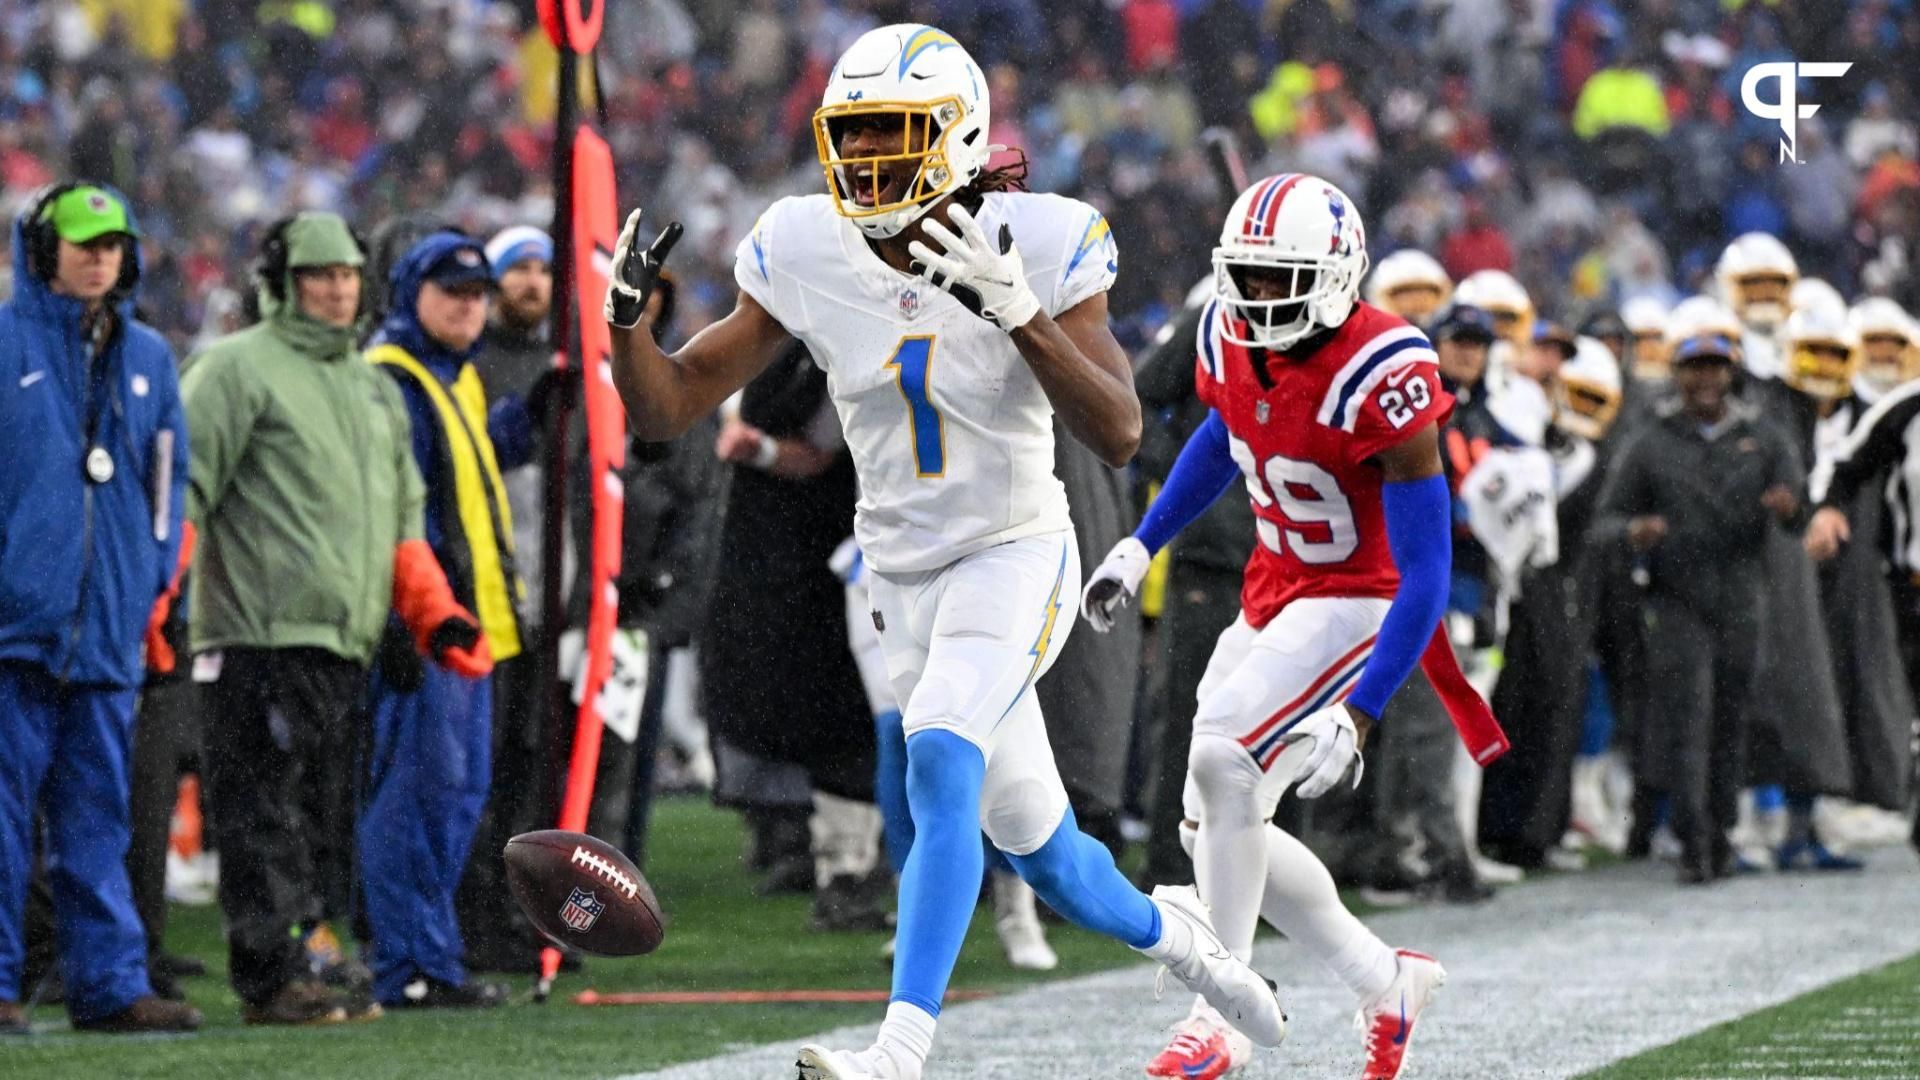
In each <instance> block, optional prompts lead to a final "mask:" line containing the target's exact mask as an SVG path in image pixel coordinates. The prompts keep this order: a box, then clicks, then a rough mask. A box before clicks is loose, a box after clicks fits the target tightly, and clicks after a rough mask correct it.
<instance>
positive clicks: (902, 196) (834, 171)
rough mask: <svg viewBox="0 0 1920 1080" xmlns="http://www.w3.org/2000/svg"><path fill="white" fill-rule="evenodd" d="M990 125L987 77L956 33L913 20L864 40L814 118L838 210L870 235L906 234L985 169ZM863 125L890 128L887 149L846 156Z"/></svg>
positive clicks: (840, 66) (844, 60)
mask: <svg viewBox="0 0 1920 1080" xmlns="http://www.w3.org/2000/svg"><path fill="white" fill-rule="evenodd" d="M989 120H990V113H989V111H988V107H987V76H986V73H984V72H982V71H981V70H980V65H978V64H976V63H974V62H973V57H971V56H968V55H967V50H966V49H964V48H962V47H961V46H960V43H959V42H958V41H955V40H954V39H953V37H952V35H950V34H947V33H946V32H944V31H941V30H937V29H935V28H933V27H931V26H922V25H918V24H913V23H897V24H895V25H893V26H883V27H880V28H879V29H877V30H869V31H867V32H866V33H864V34H862V35H860V39H859V40H858V41H855V42H854V43H853V45H852V47H851V48H849V49H847V51H846V53H845V54H844V55H842V56H841V57H840V60H839V62H838V63H836V64H834V66H833V74H832V75H831V76H829V77H828V79H827V91H826V93H825V94H823V95H822V96H821V102H820V108H818V109H816V110H815V111H814V114H813V140H814V149H815V151H816V153H817V154H818V156H819V158H820V165H821V167H822V168H823V169H824V170H825V171H826V175H827V192H828V194H830V195H832V196H833V205H834V209H836V210H838V211H839V212H840V213H841V214H842V215H844V216H846V217H848V218H851V219H853V222H854V224H856V225H858V226H860V229H861V231H862V232H864V233H866V234H867V235H868V236H870V237H873V238H875V239H883V238H885V237H889V236H897V235H899V234H900V232H901V231H902V230H904V229H905V228H906V227H907V226H909V225H911V224H913V222H914V221H915V220H917V219H918V218H919V217H920V215H922V214H924V213H926V212H927V211H928V210H930V209H932V208H933V206H934V204H935V203H938V202H939V201H940V200H941V199H943V198H945V197H946V196H948V195H951V194H953V193H954V192H955V191H958V190H960V189H961V188H963V187H965V186H966V185H967V184H969V183H971V182H972V181H973V179H974V178H975V177H977V176H979V175H980V173H981V172H982V171H984V170H985V169H986V167H987V158H989V157H990V156H992V151H991V150H990V149H989V148H988V146H987V124H988V122H989ZM863 124H864V125H866V126H872V125H875V124H878V125H881V126H880V127H878V128H876V129H874V130H875V134H876V136H877V138H875V139H874V140H873V141H874V142H876V143H878V144H879V146H880V147H882V148H885V149H886V152H874V153H869V154H860V155H856V156H847V155H843V154H842V152H841V151H842V142H841V139H842V136H843V134H844V133H845V132H846V131H847V129H848V128H849V127H858V126H861V125H863ZM894 131H898V132H900V136H901V138H900V141H899V142H898V143H897V144H893V143H891V139H892V133H893V132H894ZM896 146H897V149H896V148H894V147H896Z"/></svg>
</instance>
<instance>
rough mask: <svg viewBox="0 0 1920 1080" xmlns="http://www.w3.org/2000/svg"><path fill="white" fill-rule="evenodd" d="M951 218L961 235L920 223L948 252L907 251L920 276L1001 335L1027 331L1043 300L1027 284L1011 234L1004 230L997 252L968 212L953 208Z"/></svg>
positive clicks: (913, 247) (928, 220)
mask: <svg viewBox="0 0 1920 1080" xmlns="http://www.w3.org/2000/svg"><path fill="white" fill-rule="evenodd" d="M947 217H948V218H949V219H950V220H952V222H953V224H954V225H955V226H956V227H957V228H958V229H959V230H960V232H959V234H958V235H956V234H955V233H954V231H953V230H952V229H949V228H947V227H946V226H945V225H942V224H940V223H939V222H938V221H935V220H934V219H933V217H932V216H931V215H929V216H927V217H925V218H922V219H921V221H922V222H923V223H924V224H923V225H922V226H921V227H922V228H923V229H924V230H925V232H926V234H927V235H928V236H931V237H933V238H934V239H935V240H938V241H939V242H940V246H941V247H943V248H946V249H947V250H946V253H945V254H935V253H934V250H933V249H932V248H930V247H928V246H927V245H926V244H924V243H922V242H920V241H918V240H915V241H914V242H913V243H911V244H908V245H907V252H908V253H909V254H911V255H912V256H913V257H914V259H915V261H916V262H917V263H918V266H919V270H920V276H921V277H924V278H926V279H927V281H928V282H930V283H931V284H932V285H933V286H934V287H935V288H938V289H944V290H945V291H946V292H947V293H948V294H949V295H950V296H952V297H953V298H954V299H955V300H958V301H960V303H961V304H962V305H964V306H965V307H966V309H967V310H968V311H971V312H973V313H974V314H975V315H978V316H980V317H981V318H983V319H986V320H988V321H989V322H991V323H993V324H994V325H995V326H998V327H999V328H1000V329H1002V330H1006V331H1009V332H1011V331H1012V330H1013V329H1014V328H1015V327H1019V326H1025V325H1026V323H1027V320H1028V319H1031V318H1033V317H1034V315H1035V314H1037V313H1038V312H1039V311H1040V298H1039V297H1037V296H1035V295H1033V289H1032V287H1031V286H1029V285H1028V284H1027V272H1026V270H1025V268H1024V267H1023V266H1022V265H1021V263H1020V252H1019V251H1018V250H1017V249H1015V248H1014V246H1013V230H1012V229H1010V228H1008V227H1007V226H1006V225H1005V224H1002V225H1001V226H1000V243H999V244H998V245H997V246H996V245H993V244H990V243H988V242H987V234H986V233H985V232H982V231H981V229H980V223H979V222H977V221H975V220H973V215H972V214H969V213H967V209H966V207H964V206H961V205H960V204H959V203H954V204H953V206H952V208H951V209H949V210H948V211H947Z"/></svg>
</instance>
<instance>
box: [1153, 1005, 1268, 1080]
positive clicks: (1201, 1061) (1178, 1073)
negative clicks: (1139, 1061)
mask: <svg viewBox="0 0 1920 1080" xmlns="http://www.w3.org/2000/svg"><path fill="white" fill-rule="evenodd" d="M1252 1057H1253V1040H1252V1039H1249V1038H1247V1037H1246V1036H1245V1035H1242V1034H1240V1033H1239V1032H1238V1031H1235V1030H1234V1029H1233V1025H1231V1024H1229V1023H1227V1022H1226V1020H1224V1019H1223V1018H1222V1017H1221V1016H1220V1014H1219V1013H1218V1012H1216V1011H1215V1010H1214V1009H1213V1007H1212V1006H1210V1005H1208V1004H1207V1003H1206V1002H1204V1001H1201V1000H1198V999H1196V1000H1195V1001H1194V1003H1193V1011H1192V1012H1190V1013H1188V1014H1187V1018H1186V1019H1185V1020H1182V1021H1180V1022H1179V1023H1178V1024H1175V1025H1174V1028H1173V1038H1172V1039H1170V1040H1168V1042H1167V1048H1166V1049H1165V1050H1162V1051H1160V1053H1159V1056H1157V1057H1155V1058H1154V1059H1153V1060H1152V1061H1149V1062H1147V1075H1148V1076H1169V1077H1178V1078H1180V1080H1216V1078H1217V1077H1221V1076H1225V1075H1226V1074H1227V1073H1229V1072H1231V1071H1233V1070H1234V1069H1237V1068H1239V1067H1240V1066H1242V1065H1245V1064H1246V1063H1247V1061H1248V1060H1249V1059H1250V1058H1252Z"/></svg>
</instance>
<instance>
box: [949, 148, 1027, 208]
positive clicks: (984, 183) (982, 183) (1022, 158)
mask: <svg viewBox="0 0 1920 1080" xmlns="http://www.w3.org/2000/svg"><path fill="white" fill-rule="evenodd" d="M1012 153H1013V155H1014V159H1013V160H1012V161H1010V162H1008V163H1007V164H1005V165H1002V166H1000V167H999V168H997V169H988V170H987V171H985V172H982V173H981V174H980V175H979V176H976V177H974V178H973V180H972V182H970V183H968V184H967V186H966V187H963V188H961V189H960V190H959V192H957V193H956V194H955V195H954V199H955V201H957V202H959V203H960V205H962V206H964V207H966V208H967V212H968V213H976V212H978V211H979V209H980V202H981V200H982V199H984V198H985V197H986V196H987V195H988V194H990V193H992V192H996V191H1025V190H1027V152H1026V151H1025V150H1022V149H1020V148H1018V147H1014V148H1012Z"/></svg>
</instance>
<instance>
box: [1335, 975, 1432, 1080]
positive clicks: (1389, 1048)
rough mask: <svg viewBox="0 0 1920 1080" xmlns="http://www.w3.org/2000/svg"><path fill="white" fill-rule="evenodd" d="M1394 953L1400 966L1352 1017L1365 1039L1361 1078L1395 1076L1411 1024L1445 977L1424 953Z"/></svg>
mask: <svg viewBox="0 0 1920 1080" xmlns="http://www.w3.org/2000/svg"><path fill="white" fill-rule="evenodd" d="M1394 957H1395V959H1396V960H1398V962H1399V966H1400V970H1399V972H1398V973H1397V974H1396V975H1394V977H1393V982H1392V984H1391V985H1389V986H1388V987H1387V989H1386V990H1385V991H1384V992H1382V993H1381V994H1380V996H1378V997H1376V998H1374V999H1373V1000H1372V1001H1369V1002H1367V1003H1366V1004H1365V1005H1362V1006H1361V1007H1360V1011H1359V1012H1358V1013H1357V1014H1355V1015H1354V1018H1353V1026H1354V1027H1355V1028H1357V1029H1359V1030H1360V1032H1361V1033H1362V1035H1363V1036H1364V1037H1365V1040H1366V1049H1367V1069H1366V1071H1365V1072H1364V1073H1362V1074H1361V1080H1396V1078H1397V1077H1398V1076H1399V1075H1400V1074H1401V1071H1402V1070H1403V1069H1405V1068H1406V1067H1407V1048H1408V1047H1410V1046H1412V1045H1413V1029H1414V1025H1415V1024H1416V1023H1417V1022H1418V1021H1419V1019H1420V1014H1421V1012H1422V1011H1424V1010H1425V1009H1426V1007H1427V1006H1428V1005H1431V1004H1433V996H1434V994H1436V993H1438V992H1439V990H1440V987H1441V986H1442V985H1444V984H1445V983H1446V981H1447V970H1446V969H1445V968H1443V967H1441V966H1440V962H1439V961H1438V960H1435V959H1434V958H1433V957H1431V956H1428V955H1427V954H1425V953H1417V952H1414V951H1412V950H1411V949H1401V950H1399V951H1398V952H1396V953H1395V954H1394Z"/></svg>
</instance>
